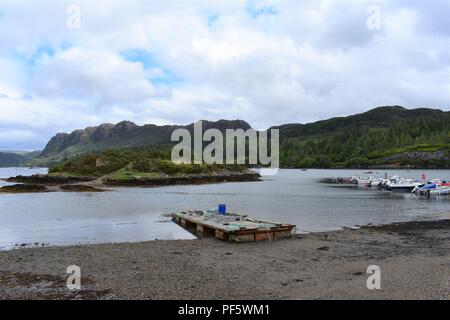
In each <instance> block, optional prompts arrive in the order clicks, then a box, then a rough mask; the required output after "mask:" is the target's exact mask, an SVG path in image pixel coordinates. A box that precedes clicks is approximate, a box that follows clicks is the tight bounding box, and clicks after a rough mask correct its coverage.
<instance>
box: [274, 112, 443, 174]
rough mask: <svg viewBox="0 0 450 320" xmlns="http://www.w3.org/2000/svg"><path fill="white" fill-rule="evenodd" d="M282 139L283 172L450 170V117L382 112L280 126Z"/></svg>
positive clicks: (421, 113) (441, 114)
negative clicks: (391, 168)
mask: <svg viewBox="0 0 450 320" xmlns="http://www.w3.org/2000/svg"><path fill="white" fill-rule="evenodd" d="M280 137H281V141H280V162H281V164H282V166H284V167H307V168H310V167H316V168H329V167H369V166H383V165H399V166H407V165H408V166H417V167H450V156H449V150H450V113H448V112H442V111H438V110H431V109H415V110H406V109H403V108H400V107H386V108H378V110H377V109H374V110H371V111H369V112H366V113H364V114H360V115H355V116H350V117H346V118H335V119H330V120H326V121H320V122H316V123H313V124H309V125H286V126H281V127H280ZM413 153H414V154H413Z"/></svg>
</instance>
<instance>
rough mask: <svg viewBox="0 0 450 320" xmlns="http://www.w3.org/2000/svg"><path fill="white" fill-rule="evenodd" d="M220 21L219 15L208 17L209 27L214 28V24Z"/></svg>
mask: <svg viewBox="0 0 450 320" xmlns="http://www.w3.org/2000/svg"><path fill="white" fill-rule="evenodd" d="M218 19H219V14H218V13H215V14H210V15H208V17H207V20H206V24H207V25H208V27H212V26H213V24H214V22H216V21H217V20H218Z"/></svg>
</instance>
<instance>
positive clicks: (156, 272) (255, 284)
mask: <svg viewBox="0 0 450 320" xmlns="http://www.w3.org/2000/svg"><path fill="white" fill-rule="evenodd" d="M449 248H450V220H440V221H422V222H418V221H413V222H406V223H396V224H391V225H385V226H366V227H362V228H360V229H357V230H348V229H346V230H341V231H332V232H321V233H311V234H306V235H297V236H296V237H293V238H292V239H285V240H278V241H267V242H250V243H240V244H235V243H228V242H224V241H219V240H215V239H213V238H203V239H197V240H169V241H149V242H140V243H116V244H96V245H78V246H67V247H51V246H43V247H36V248H20V249H14V250H10V251H2V252H0V282H1V283H2V285H1V286H0V299H436V300H439V299H445V300H447V299H450V286H449V279H450V265H449V261H450V250H449ZM70 265H77V266H79V267H80V268H81V272H82V279H81V286H82V287H81V290H75V291H73V290H68V289H67V288H66V279H67V276H68V275H67V273H66V269H67V267H68V266H70ZM373 265H376V266H378V267H379V268H380V272H381V289H379V290H370V289H368V287H367V279H368V277H369V276H371V273H368V271H367V269H368V267H369V266H373Z"/></svg>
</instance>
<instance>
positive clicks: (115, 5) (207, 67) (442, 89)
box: [0, 0, 450, 149]
mask: <svg viewBox="0 0 450 320" xmlns="http://www.w3.org/2000/svg"><path fill="white" fill-rule="evenodd" d="M449 13H450V0H435V1H411V0H408V1H395V0H394V1H374V0H372V1H336V0H335V1H252V0H250V1H231V0H230V1H199V0H196V1H181V0H180V1H160V2H156V1H153V2H150V1H147V2H144V1H142V2H140V1H132V2H128V1H111V2H108V1H89V2H88V1H76V2H59V1H42V2H41V1H17V2H15V1H4V0H2V1H0V50H1V51H0V77H1V78H0V149H36V148H42V147H43V146H44V145H45V143H46V142H47V140H48V139H49V138H50V137H51V136H53V135H54V134H55V133H56V132H59V131H65V132H67V131H71V130H73V129H76V128H84V127H86V126H90V125H97V124H99V123H103V122H112V123H115V122H119V121H121V120H125V119H126V120H131V121H134V122H136V123H138V124H144V123H154V124H174V123H176V124H187V123H190V122H192V121H195V120H198V119H209V120H217V119H221V118H225V119H236V118H239V119H244V120H247V121H248V122H249V123H250V124H251V125H252V126H253V127H254V128H257V129H263V128H267V127H269V126H271V125H277V124H282V123H290V122H302V123H304V122H310V121H314V120H319V119H324V118H329V117H332V116H340V115H349V114H353V113H357V112H362V111H366V110H368V109H370V108H372V107H375V106H380V105H394V104H396V105H403V106H406V107H408V108H413V107H421V106H425V107H434V108H440V109H445V110H450V106H449V105H450V67H449V66H450V19H449V18H448V17H449Z"/></svg>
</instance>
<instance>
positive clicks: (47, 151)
mask: <svg viewBox="0 0 450 320" xmlns="http://www.w3.org/2000/svg"><path fill="white" fill-rule="evenodd" d="M179 128H184V129H187V130H189V131H190V132H193V128H194V124H189V125H186V126H179V125H164V126H157V125H153V124H146V125H142V126H139V125H136V124H135V123H133V122H130V121H122V122H119V123H117V124H115V125H114V124H110V123H105V124H101V125H99V126H95V127H87V128H85V129H79V130H75V131H73V132H72V133H58V134H56V135H55V136H54V137H53V138H51V139H50V141H49V142H48V143H47V145H46V147H45V148H44V150H43V151H42V153H41V154H40V155H39V156H38V157H37V158H36V159H35V161H36V163H45V162H56V161H60V160H63V159H66V158H70V157H72V156H74V155H79V154H82V153H87V152H91V151H99V150H105V149H113V148H129V147H140V146H146V147H158V148H163V147H168V146H169V145H171V141H170V136H171V134H172V132H173V131H174V130H175V129H179ZM210 128H216V129H219V130H220V131H222V132H224V131H225V130H226V129H243V130H247V129H249V128H251V127H250V125H249V124H248V123H247V122H245V121H242V120H219V121H203V130H207V129H210Z"/></svg>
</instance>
